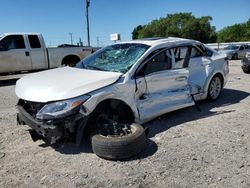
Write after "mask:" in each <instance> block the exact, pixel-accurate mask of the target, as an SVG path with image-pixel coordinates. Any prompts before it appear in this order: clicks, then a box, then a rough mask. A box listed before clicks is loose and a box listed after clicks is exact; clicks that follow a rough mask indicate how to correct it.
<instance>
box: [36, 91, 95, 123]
mask: <svg viewBox="0 0 250 188" xmlns="http://www.w3.org/2000/svg"><path fill="white" fill-rule="evenodd" d="M89 98H90V96H88V95H84V96H80V97H76V98H72V99H68V100H64V101H58V102H54V103H50V104H46V105H45V106H44V107H43V108H42V109H41V110H40V111H39V112H38V113H37V114H36V118H37V119H55V118H62V117H65V116H67V115H70V114H71V113H72V111H73V110H74V109H76V108H77V107H79V106H80V105H81V104H82V103H84V102H85V101H86V100H88V99H89Z"/></svg>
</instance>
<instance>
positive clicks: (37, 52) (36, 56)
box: [28, 35, 48, 70]
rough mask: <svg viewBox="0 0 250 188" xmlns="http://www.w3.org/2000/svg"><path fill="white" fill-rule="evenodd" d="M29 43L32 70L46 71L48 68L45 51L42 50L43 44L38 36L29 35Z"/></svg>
mask: <svg viewBox="0 0 250 188" xmlns="http://www.w3.org/2000/svg"><path fill="white" fill-rule="evenodd" d="M28 41H29V46H30V57H31V63H32V68H33V69H34V70H36V69H44V68H48V64H47V59H46V55H45V53H46V52H45V50H44V48H42V45H41V42H40V40H39V37H38V36H37V35H28Z"/></svg>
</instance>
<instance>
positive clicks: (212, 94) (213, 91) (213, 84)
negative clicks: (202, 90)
mask: <svg viewBox="0 0 250 188" xmlns="http://www.w3.org/2000/svg"><path fill="white" fill-rule="evenodd" d="M221 91H222V78H221V76H219V75H215V76H214V77H213V78H212V80H211V81H210V83H209V86H208V93H207V100H208V101H215V100H217V99H218V98H219V96H220V94H221Z"/></svg>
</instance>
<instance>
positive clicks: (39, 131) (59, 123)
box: [17, 106, 86, 144]
mask: <svg viewBox="0 0 250 188" xmlns="http://www.w3.org/2000/svg"><path fill="white" fill-rule="evenodd" d="M17 109H18V114H17V123H18V124H25V125H28V126H29V127H30V128H31V129H32V131H30V134H31V137H32V139H33V140H34V141H36V140H38V139H42V140H44V141H45V142H46V143H48V144H54V143H56V142H58V141H59V140H62V139H70V140H74V141H76V138H79V135H78V136H77V134H76V133H77V130H78V128H79V126H80V125H83V124H84V126H85V124H86V123H82V122H85V119H86V118H84V117H83V116H82V115H81V114H76V115H73V116H70V117H66V118H64V119H56V120H47V121H38V120H36V119H34V118H33V117H32V116H31V115H30V114H29V113H27V112H26V111H25V109H24V108H23V107H22V106H17ZM81 130H82V129H81Z"/></svg>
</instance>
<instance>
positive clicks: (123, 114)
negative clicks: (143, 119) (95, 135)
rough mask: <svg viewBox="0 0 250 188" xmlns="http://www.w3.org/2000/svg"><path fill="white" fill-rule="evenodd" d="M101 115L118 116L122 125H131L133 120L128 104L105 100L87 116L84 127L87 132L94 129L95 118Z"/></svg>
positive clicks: (115, 100) (117, 100)
mask: <svg viewBox="0 0 250 188" xmlns="http://www.w3.org/2000/svg"><path fill="white" fill-rule="evenodd" d="M101 113H107V114H110V113H112V114H119V120H121V121H122V122H124V123H133V122H134V120H135V116H134V113H133V111H132V109H131V108H130V107H129V105H128V104H126V103H125V102H123V101H122V100H119V99H107V100H104V101H102V102H100V103H99V104H98V105H97V106H96V108H95V110H94V111H93V112H92V113H91V115H90V116H89V119H88V123H87V127H86V128H87V129H88V130H90V129H93V128H95V124H96V121H97V117H98V115H100V114H101Z"/></svg>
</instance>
